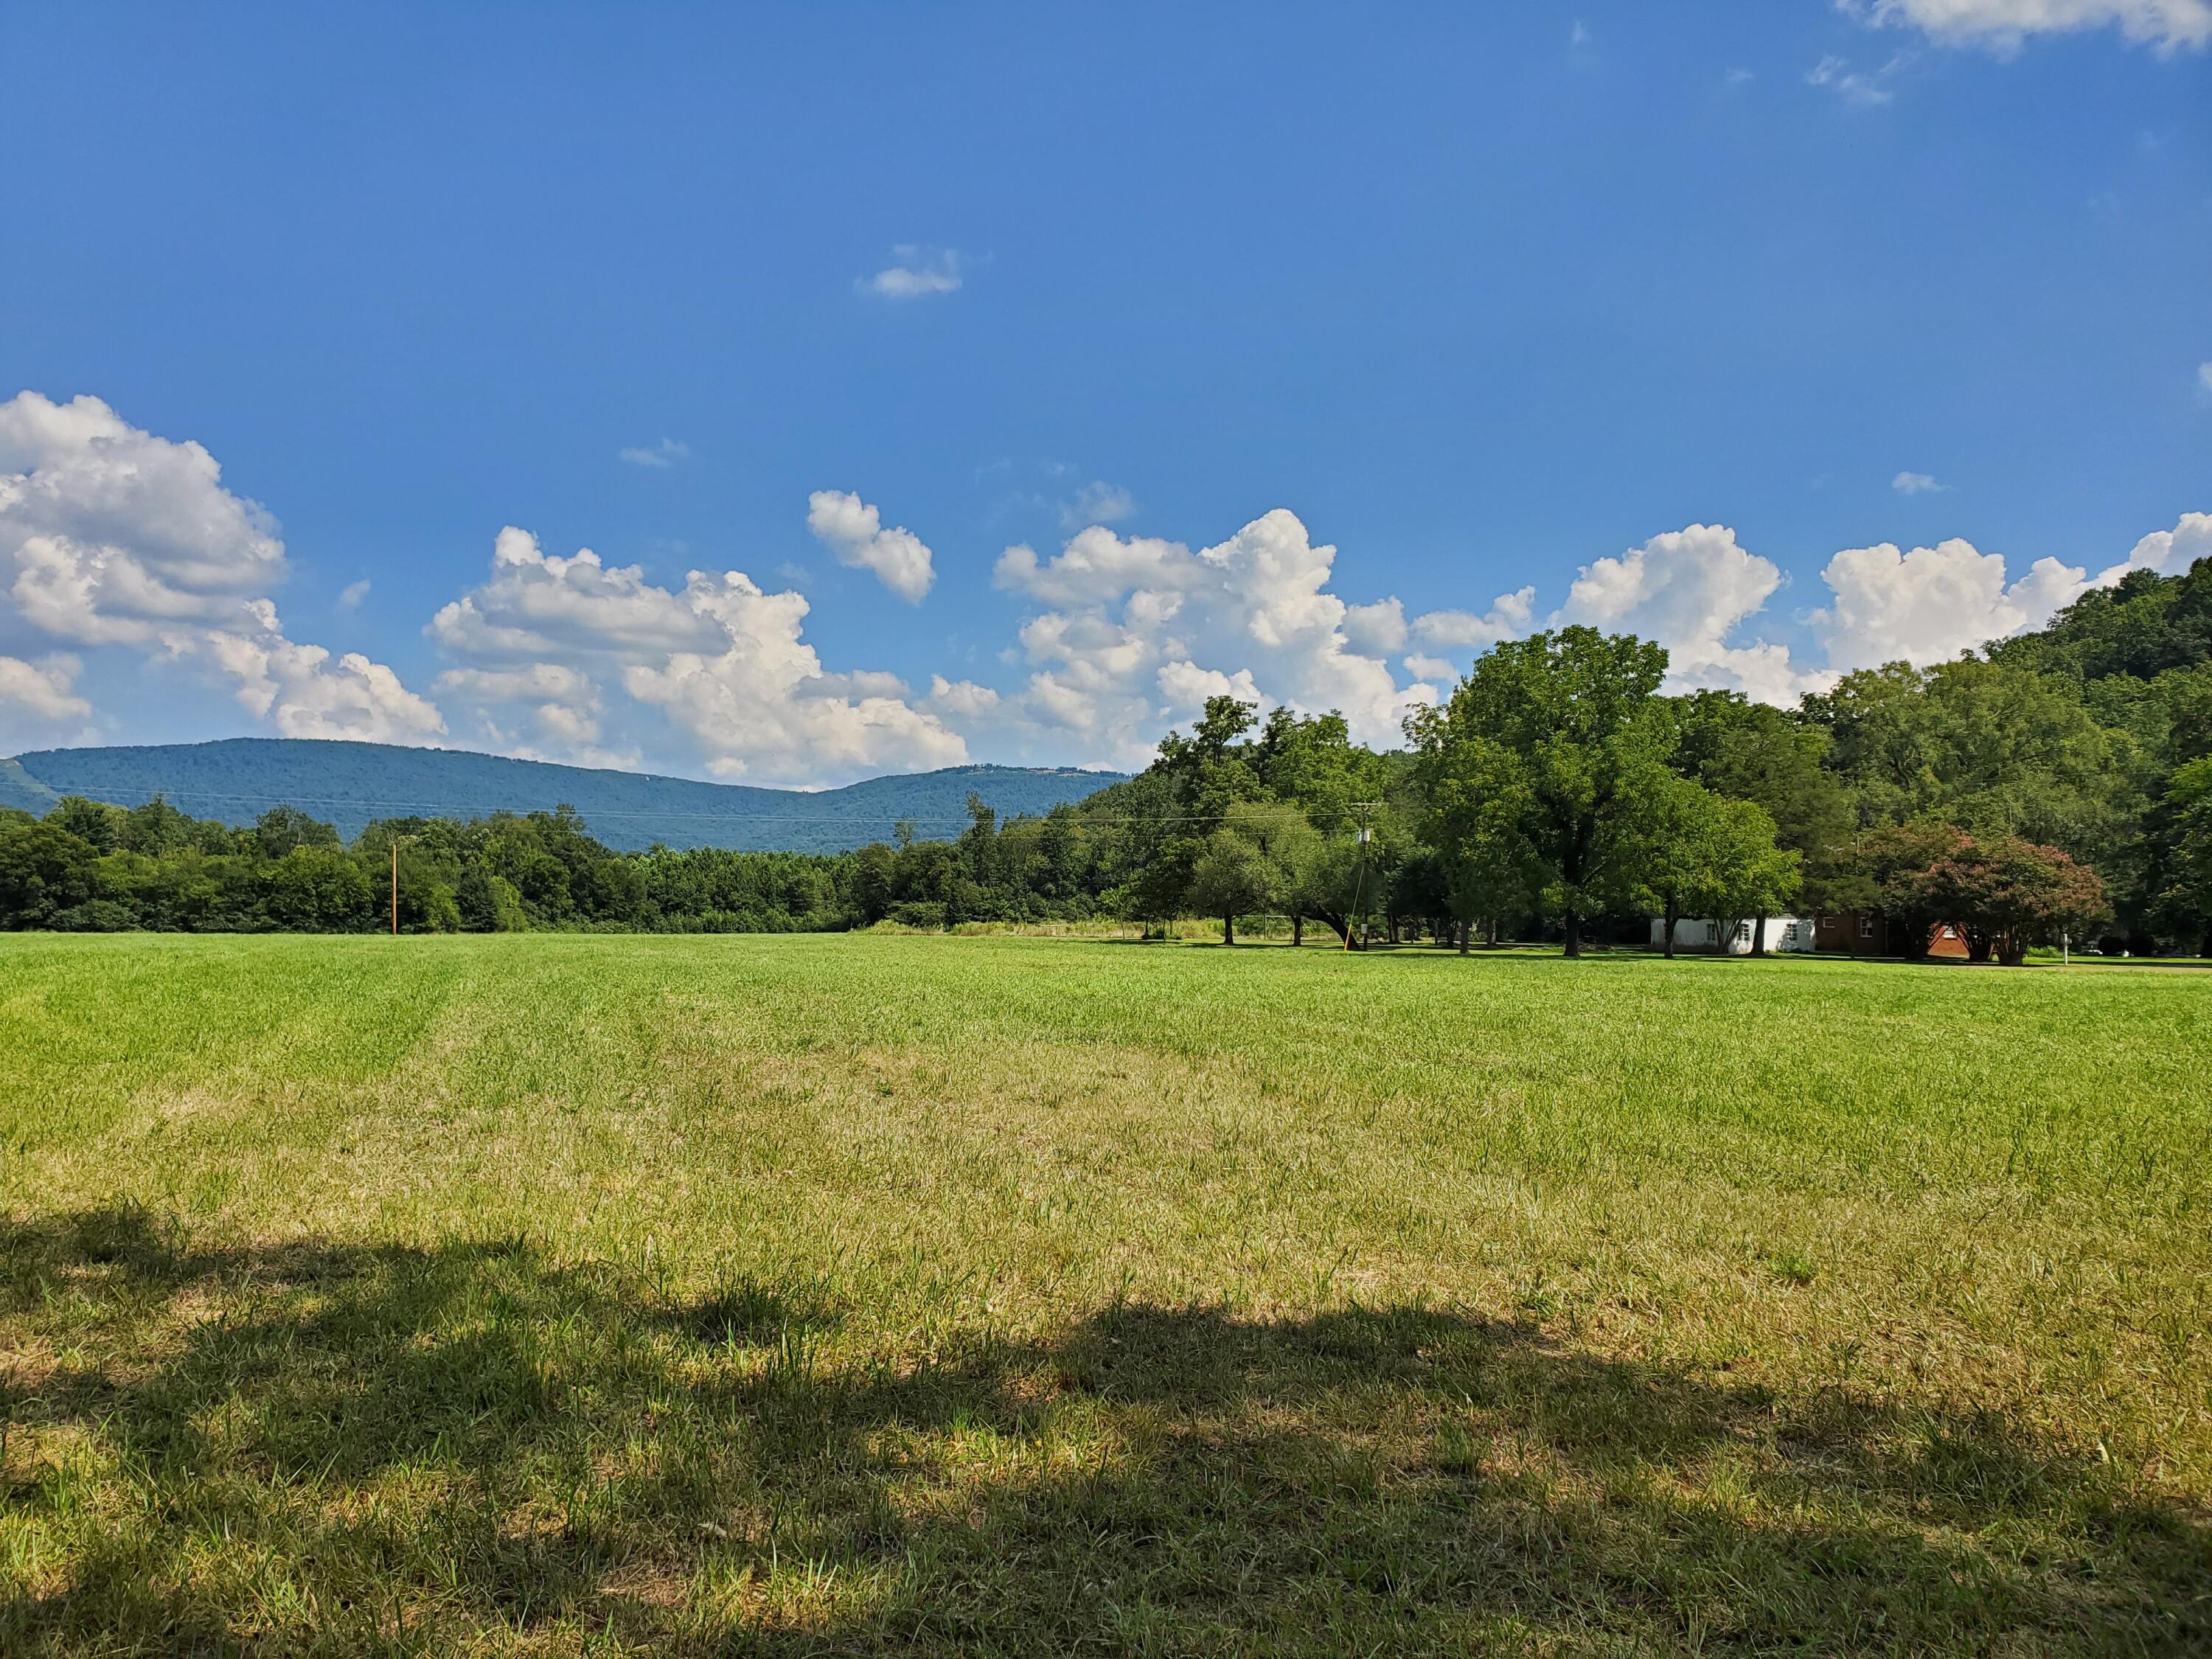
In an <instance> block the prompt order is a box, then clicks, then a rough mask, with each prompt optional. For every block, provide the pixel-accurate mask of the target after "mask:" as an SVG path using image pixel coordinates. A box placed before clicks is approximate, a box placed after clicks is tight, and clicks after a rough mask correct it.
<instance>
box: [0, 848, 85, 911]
mask: <svg viewBox="0 0 2212 1659" xmlns="http://www.w3.org/2000/svg"><path fill="white" fill-rule="evenodd" d="M99 858H100V854H99V853H98V852H97V851H96V850H95V849H94V847H93V845H92V843H91V842H88V841H86V840H85V839H84V838H83V837H82V836H73V835H71V834H70V832H69V831H68V830H66V829H63V828H62V827H61V826H60V825H59V824H58V823H52V822H45V823H21V822H17V823H7V824H0V927H18V928H20V927H51V926H52V925H53V922H54V920H55V918H56V917H58V916H59V915H63V914H64V912H66V911H69V910H71V909H73V908H76V906H78V905H81V904H82V903H84V902H86V901H87V900H88V899H90V898H92V897H93V896H94V871H95V866H96V864H97V862H98V860H99Z"/></svg>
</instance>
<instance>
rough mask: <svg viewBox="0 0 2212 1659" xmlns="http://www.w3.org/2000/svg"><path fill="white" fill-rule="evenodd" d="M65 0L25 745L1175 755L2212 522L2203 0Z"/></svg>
mask: <svg viewBox="0 0 2212 1659" xmlns="http://www.w3.org/2000/svg"><path fill="white" fill-rule="evenodd" d="M2054 19H2055V20H2057V21H2059V22H2062V23H2068V24H2072V25H2075V26H2073V27H2036V26H2037V25H2039V24H2041V23H2045V22H2049V21H2052V20H2054ZM9 34H10V45H9V50H8V51H7V52H6V53H5V54H4V55H0V153H4V154H5V155H8V156H9V157H10V158H11V160H10V165H9V168H8V183H7V185H6V186H5V192H6V206H5V211H4V215H0V220H3V221H4V223H5V226H6V228H5V231H4V233H0V248H4V252H5V255H6V257H5V258H0V319H4V325H0V398H11V397H12V398H14V401H13V402H12V403H9V404H7V405H6V406H5V411H4V415H0V566H6V567H8V568H0V578H5V579H6V580H8V581H9V583H10V584H11V586H9V590H8V593H7V596H6V597H5V598H0V751H12V750H20V749H22V748H27V747H31V746H35V745H38V744H46V743H52V742H77V741H97V742H129V741H167V740H177V739H184V738H197V737H208V736H221V735H229V734H234V733H239V732H292V733H295V734H298V735H346V734H349V733H350V734H355V735H362V736H374V737H379V738H388V739H391V740H397V741H425V742H436V743H444V744H454V745H459V746H466V747H479V748H491V749H500V750H506V751H507V752H515V753H524V754H532V755H538V756H542V757H547V758H556V759H572V758H574V759H583V760H586V761H587V762H592V763H609V764H620V765H630V766H646V767H649V768H652V769H665V770H673V771H679V772H684V773H687V774H692V775H702V776H720V777H729V778H737V777H744V778H747V779H750V780H755V781H797V782H809V783H811V782H823V781H839V780H842V779H844V778H848V777H852V776H857V775H866V774H868V773H871V772H877V771H884V770H894V769H903V768H908V767H914V766H924V765H933V764H941V763H947V762H949V761H953V760H958V759H961V758H975V759H992V760H1028V761H1035V762H1055V763H1057V762H1068V763H1129V762H1131V761H1134V760H1137V759H1140V758H1141V757H1142V754H1143V753H1144V752H1145V750H1147V749H1148V748H1149V747H1150V745H1151V744H1152V742H1153V741H1154V740H1156V738H1158V734H1159V732H1160V731H1161V730H1163V729H1164V728H1165V727H1166V726H1168V725H1170V724H1171V723H1172V722H1174V721H1175V720H1179V719H1182V718H1187V716H1188V712H1189V711H1190V709H1191V708H1192V707H1193V706H1194V702H1195V701H1196V700H1197V699H1199V698H1200V697H1202V696H1204V695H1205V694H1206V692H1207V691H1209V690H1221V689H1236V690H1246V691H1249V692H1250V693H1251V694H1253V695H1256V696H1261V697H1264V698H1267V700H1269V701H1277V700H1286V701H1291V702H1297V703H1298V704H1300V705H1301V706H1308V707H1326V706H1332V705H1334V706H1340V707H1345V708H1346V710H1347V712H1348V713H1350V714H1352V715H1353V717H1354V719H1355V721H1356V723H1358V725H1360V726H1361V728H1362V730H1363V732H1364V733H1365V734H1367V735H1370V736H1371V737H1387V736H1388V734H1389V731H1390V730H1391V729H1393V727H1394V726H1395V720H1396V719H1397V717H1398V715H1399V714H1401V713H1402V710H1403V708H1404V707H1406V706H1407V704H1408V703H1409V702H1419V701H1420V700H1421V699H1422V698H1423V697H1424V696H1433V695H1435V691H1436V688H1437V687H1439V686H1441V685H1443V684H1446V683H1447V682H1448V678H1449V675H1450V674H1451V673H1454V672H1456V671H1463V670H1464V668H1465V666H1466V665H1467V663H1468V660H1469V659H1470V657H1471V656H1472V654H1473V653H1475V652H1476V651H1478V650H1480V648H1482V647H1484V646H1485V645H1486V643H1487V642H1488V641H1491V640H1493V639H1495V638H1498V637H1501V636H1503V635H1505V634H1508V633H1512V632H1516V631H1520V630H1522V629H1527V628H1531V627H1536V626H1541V625H1543V624H1544V623H1546V622H1547V620H1550V619H1552V618H1553V617H1560V618H1563V619H1582V620H1589V621H1593V622H1598V623H1603V624H1604V625H1607V626H1613V627H1624V628H1627V627H1632V628H1635V629H1638V631H1642V632H1644V633H1646V634H1649V635H1655V636H1656V637H1660V638H1662V640H1663V641H1666V642H1667V643H1668V645H1669V647H1670V649H1672V650H1673V651H1674V656H1675V661H1676V665H1677V670H1678V683H1679V684H1733V685H1740V686H1742V687H1744V688H1746V689H1747V690H1752V691H1753V692H1754V693H1755V694H1757V695H1761V696H1769V697H1771V698H1774V699H1777V700H1787V699H1789V698H1790V697H1792V696H1795V695H1796V693H1797V692H1799V691H1802V690H1804V689H1808V688H1810V687H1815V686H1817V685H1819V684H1823V683H1825V680H1826V678H1828V677H1832V674H1833V673H1834V672H1836V671H1839V670H1842V669H1846V668H1849V667H1852V666H1857V665H1861V664H1863V663H1865V662H1869V661H1879V660H1882V659H1887V658H1888V657H1892V656H1905V657H1908V658H1911V659H1917V660H1928V659H1936V658H1940V657H1942V656H1948V655H1949V654H1952V653H1954V652H1955V651H1956V650H1957V649H1958V648H1960V647H1961V646H1962V645H1965V644H1969V643H1972V642H1974V641H1978V640H1980V639H1983V638H1986V637H1988V636H1989V635H1990V634H1992V633H2001V632H2003V631H2007V630H2008V629H2011V628H2015V627H2021V626H2031V625H2034V624H2035V623H2039V621H2040V620H2041V619H2042V618H2043V617H2045V616H2046V615H2047V614H2048V612H2049V611H2050V609H2051V607H2052V606H2053V605H2056V604H2058V603H2063V600H2064V599H2066V598H2067V597H2069V596H2070V595H2071V594H2072V593H2073V592H2078V591H2080V588H2081V585H2082V584H2084V583H2086V582H2093V581H2095V580H2100V579H2106V580H2109V579H2111V577H2112V575H2113V574H2116V573H2117V571H2118V569H2120V568H2124V567H2125V566H2126V565H2127V564H2128V563H2129V562H2130V561H2132V562H2135V563H2138V564H2142V563H2148V564H2152V565H2154V566H2155V567H2158V568H2179V565H2181V564H2182V563H2185V562H2186V560H2187V558H2188V557H2190V556H2196V555H2198V554H2201V553H2203V552H2212V518H2206V517H2204V516H2203V515H2204V514H2206V513H2208V512H2212V50H2208V46H2212V0H1892V3H1887V4H1884V3H1881V0H1867V3H1860V4H1852V5H1848V6H1843V7H1838V6H1837V5H1834V4H1831V3H1828V0H1790V3H1783V0H1767V3H1756V4H1754V3H1743V4H1735V5H1704V6H1699V5H1688V4H1686V5H1680V6H1668V7H1664V8H1661V7H1653V6H1650V5H1626V4H1624V5H1603V4H1582V5H1576V6H1571V7H1560V8H1553V7H1549V6H1541V5H1528V6H1522V7H1515V8H1510V9H1507V8H1461V7H1442V6H1439V7H1434V8H1427V7H1400V8H1388V9H1382V8H1358V9H1350V8H1342V9H1334V8H1332V9H1324V8H1308V7H1297V6H1283V5H1272V6H1267V7H1249V8H1246V7H1231V6H1221V7H1206V8H1194V7H1188V6H1180V7H1157V8H1154V7H1146V6H1122V7H1117V8H1112V9H1093V10H1089V11H1084V12H1079V11H1077V10H1076V9H1072V8H1056V7H1053V8H1048V7H1033V6H1024V7H1012V6H1009V7H983V6H969V7H951V8H921V7H911V6H874V7H868V6H845V7H809V8H800V7H789V8H769V7H757V8H744V9H736V8H722V7H713V8H709V7H696V8H683V7H624V8H582V7H577V8H563V7H558V6H550V5H532V6H527V7H523V6H516V7H507V8H501V7H492V6H477V7H467V8H445V7H438V8H431V7H420V8H408V7H401V6H392V7H382V8H374V9H368V8H363V9H356V10H354V11H352V12H350V13H348V14H344V15H340V14H338V13H337V12H335V11H333V10H326V9H318V10H312V11H301V10H297V9H288V8H279V7H273V6H271V7H266V8H257V7H233V8H226V9H221V10H220V11H219V12H218V11H216V10H214V9H198V10H193V9H155V8H150V7H146V8H132V7H111V6H100V5H88V6H59V5H49V6H40V5H23V6H18V7H15V8H13V9H11V12H10V19H9ZM886 273H888V275H887V274H886ZM19 392H21V393H27V394H30V396H29V397H28V398H24V397H15V394H17V393H19ZM76 398H96V399H98V400H100V401H99V404H97V405H87V404H72V403H71V401H70V400H72V399H76ZM187 444H192V445H197V446H199V447H201V448H202V449H203V450H204V452H205V454H204V457H202V456H198V455H197V453H196V452H191V451H188V450H184V449H180V448H179V447H178V446H182V445H187ZM626 453H627V458H626ZM216 468H219V469H220V475H219V477H217V476H216V472H215V469H216ZM848 495H849V496H850V497H852V498H854V499H850V500H848V499H846V497H847V496H848ZM249 502H251V503H258V504H259V505H260V507H263V508H265V510H266V514H267V515H270V516H269V517H267V518H264V517H261V516H259V515H258V514H257V513H255V512H254V511H252V509H251V508H250V507H248V506H247V503H249ZM510 526H511V527H513V533H510V534H509V535H508V536H507V539H506V540H504V541H501V540H500V538H501V532H502V531H505V530H507V529H508V527H510ZM901 530H903V531H904V532H907V534H906V535H905V536H904V537H901V536H899V535H898V534H896V532H899V531H901ZM2161 536H2162V537H2164V538H2165V539H2164V540H2163V541H2161V540H2160V539H2158V538H2160V537H2161ZM1071 538H1075V542H1074V544H1073V546H1069V545H1068V544H1069V543H1070V539H1071ZM495 546H497V547H500V548H501V549H503V550H504V551H503V552H501V553H500V554H498V555H496V556H495ZM586 547H588V548H590V549H592V550H594V551H595V553H596V556H597V558H598V561H599V563H598V565H597V566H596V567H592V566H590V565H580V564H576V563H574V562H571V561H570V557H569V556H572V555H574V554H575V553H576V551H577V550H579V549H580V548H586ZM1010 547H1012V548H1025V549H1027V550H1029V551H1028V552H1027V553H1026V554H1024V553H1022V552H1016V553H1013V554H1009V553H1008V551H1007V550H1008V549H1009V548H1010ZM1331 549H1333V550H1334V552H1333V554H1332V553H1330V552H1329V551H1328V550H1331ZM923 550H926V551H923ZM1885 550H1887V551H1885ZM925 561H926V562H925ZM632 567H635V568H636V569H635V574H634V575H633V574H628V573H629V570H630V568H632ZM693 572H697V573H699V575H698V577H697V578H696V580H695V579H691V578H690V573H693ZM732 572H736V573H742V575H741V577H740V578H738V580H734V581H733V580H732V579H731V578H730V576H729V575H728V574H727V573H732ZM364 582H365V583H366V584H367V586H366V588H365V589H364V588H363V587H362V586H360V584H362V583H364ZM1501 596H1504V604H1503V605H1501V604H1500V603H1499V601H1500V597H1501ZM1392 600H1395V601H1396V605H1395V610H1394V609H1393V607H1392V606H1391V605H1389V601H1392ZM318 653H321V654H318Z"/></svg>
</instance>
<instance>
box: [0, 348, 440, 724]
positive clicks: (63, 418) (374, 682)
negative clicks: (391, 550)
mask: <svg viewBox="0 0 2212 1659" xmlns="http://www.w3.org/2000/svg"><path fill="white" fill-rule="evenodd" d="M286 570H287V567H286V559H285V553H284V544H283V540H282V539H281V538H280V535H279V532H278V529H277V525H276V520H275V519H274V518H273V517H272V516H270V513H269V512H268V511H267V510H266V509H265V508H264V507H262V506H261V505H260V504H259V503H258V502H256V501H249V500H247V499H246V497H244V496H241V495H235V494H234V493H232V492H231V491H230V490H228V489H225V488H224V487H223V483H222V468H221V467H220V466H219V465H216V459H215V458H214V457H213V456H212V455H210V453H208V452H207V450H206V449H205V448H204V447H202V446H200V445H199V444H197V443H191V442H184V443H178V442H173V441H170V440H168V439H167V438H161V437H156V436H155V435H154V434H152V433H150V432H146V431H143V430H142V429H141V428H137V427H134V426H132V425H131V424H130V422H127V421H125V420H124V419H123V417H122V416H119V415H118V414H117V413H116V412H115V411H114V410H112V409H111V408H109V407H108V406H107V404H104V403H102V402H101V401H100V399H99V398H92V397H80V398H73V399H71V400H70V402H68V403H66V404H59V403H55V402H53V401H52V400H51V399H49V398H45V397H42V396H41V395H40V394H39V393H38V392H21V393H19V394H18V395H17V396H15V398H11V399H9V401H8V402H6V403H4V404H0V579H4V580H7V582H8V585H9V595H10V597H11V598H12V599H14V601H15V614H16V617H17V618H18V619H19V620H20V623H21V625H23V626H25V627H27V628H28V629H31V630H33V631H34V632H35V633H38V634H40V635H45V636H46V637H48V638H51V639H53V640H58V641H62V642H64V643H66V644H70V645H76V646H84V647H117V646H122V647H136V648H137V649H138V650H140V651H141V652H152V653H157V654H158V655H161V656H163V657H167V658H169V659H175V660H179V661H184V662H186V663H191V664H197V665H200V666H201V667H203V668H204V669H212V670H214V671H216V672H217V673H218V674H221V675H223V676H226V677H228V678H229V679H231V680H232V681H233V682H234V687H235V690H236V694H237V697H238V700H239V702H240V704H242V705H243V706H244V707H245V708H246V709H247V710H249V711H250V712H251V713H252V714H254V715H255V716H256V717H257V718H259V719H261V720H265V721H267V722H268V723H269V724H270V725H271V726H274V727H275V728H276V730H277V731H279V732H284V733H287V734H289V735H292V736H307V737H331V736H349V737H374V738H380V739H383V740H387V741H395V742H408V741H415V742H419V741H422V740H423V739H425V738H429V737H432V736H435V734H436V733H438V732H441V731H442V730H443V729H444V722H443V720H441V717H440V716H439V714H438V711H437V710H436V708H435V707H433V706H432V705H431V704H429V703H428V702H426V701H424V700H423V699H422V698H421V697H419V696H416V695H415V694H414V693H412V692H410V691H409V690H407V689H406V688H405V687H404V685H402V684H400V682H399V679H398V676H397V675H396V674H394V673H393V672H392V670H391V669H389V668H387V667H386V666H385V665H382V664H380V663H376V662H372V661H370V660H369V659H368V658H366V657H364V656H362V655H360V654H359V653H346V654H345V655H343V656H339V657H336V658H333V657H332V655H331V653H330V652H329V651H328V650H326V649H325V648H324V647H321V646H319V645H303V644H301V643H299V642H297V641H293V640H290V639H288V638H287V637H286V636H285V635H284V632H283V629H282V628H281V626H280V625H279V624H278V622H277V619H276V605H275V603H274V601H273V600H271V599H270V598H269V597H268V595H269V592H270V590H271V589H272V588H274V587H275V586H277V585H278V584H279V583H281V582H282V581H283V579H284V577H285V574H286Z"/></svg>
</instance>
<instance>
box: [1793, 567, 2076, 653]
mask: <svg viewBox="0 0 2212 1659" xmlns="http://www.w3.org/2000/svg"><path fill="white" fill-rule="evenodd" d="M2085 574H2086V573H2085V572H2084V571H2082V570H2081V568H2078V567H2075V566H2069V565H2063V564H2061V563H2060V562H2058V561H2057V560H2056V559H2050V558H2045V559H2038V560H2037V561H2036V562H2035V563H2034V564H2033V565H2032V566H2030V567H2029V568H2028V571H2027V574H2026V575H2024V576H2022V577H2021V578H2020V580H2017V581H2015V582H2011V583H2009V584H2008V582H2007V581H2006V580H2005V575H2006V571H2005V561H2004V556H2003V555H2002V554H2000V553H1984V552H1982V551H1980V550H1978V549H1977V548H1976V547H1975V546H1974V545H1973V544H1972V543H1971V542H1966V541H1963V540H1960V539H1959V538H1953V539H1951V540H1949V541H1947V542H1940V543H1938V544H1936V546H1934V547H1916V548H1914V549H1913V550H1911V552H1909V553H1905V552H1899V550H1898V548H1897V546H1896V544H1894V543H1892V542H1883V543H1881V544H1878V545H1876V546H1874V547H1851V548H1845V549H1844V550H1843V551H1842V552H1840V553H1838V554H1837V555H1836V556H1834V557H1833V558H1832V559H1830V560H1829V561H1828V563H1827V568H1826V569H1825V570H1823V571H1822V572H1821V573H1820V579H1821V580H1823V581H1825V582H1826V583H1827V585H1828V587H1829V589H1830V591H1831V592H1832V595H1833V597H1832V599H1831V600H1830V602H1829V604H1828V605H1827V607H1826V609H1823V610H1820V611H1814V613H1813V614H1812V616H1811V617H1809V618H1808V621H1809V622H1810V623H1811V624H1812V627H1813V630H1814V634H1815V635H1818V636H1819V637H1820V640H1821V641H1822V642H1823V644H1824V646H1825V647H1826V652H1827V659H1828V665H1829V666H1830V667H1831V668H1832V669H1838V670H1850V669H1854V668H1871V667H1873V666H1875V665H1877V664H1880V663H1885V662H1893V661H1895V660H1897V659H1899V658H1903V659H1905V660H1906V661H1908V662H1914V663H1931V662H1942V661H1945V660H1947V659H1950V658H1953V657H1955V656H1957V655H1958V654H1959V653H1960V652H1961V651H1964V650H1966V649H1967V648H1968V647H1972V646H1978V645H1980V644H1982V643H1983V642H1984V641H1988V640H1996V639H2003V638H2006V637H2007V636H2008V635H2014V634H2017V633H2020V632H2021V631H2022V630H2023V629H2030V628H2039V627H2041V626H2042V625H2043V624H2044V623H2046V622H2048V621H2049V620H2050V619H2051V616H2052V614H2053V613H2054V612H2056V611H2058V610H2059V609H2060V608H2061V607H2062V606H2063V605H2067V604H2068V603H2069V602H2070V601H2072V600H2073V599H2075V598H2077V597H2079V596H2080V594H2081V592H2082V591H2083V588H2084V586H2085V584H2084V580H2083V578H2084V576H2085Z"/></svg>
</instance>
